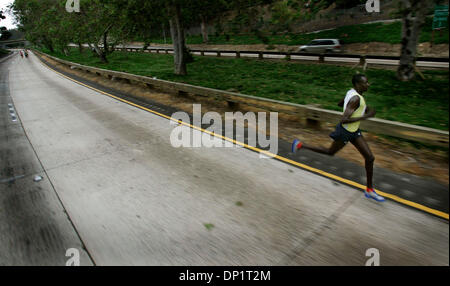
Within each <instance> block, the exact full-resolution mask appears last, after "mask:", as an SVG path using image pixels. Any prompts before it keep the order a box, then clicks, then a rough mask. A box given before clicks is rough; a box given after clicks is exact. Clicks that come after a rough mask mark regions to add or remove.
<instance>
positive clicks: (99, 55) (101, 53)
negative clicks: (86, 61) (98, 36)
mask: <svg viewBox="0 0 450 286" xmlns="http://www.w3.org/2000/svg"><path fill="white" fill-rule="evenodd" d="M94 50H95V52H96V53H97V55H98V57H99V58H100V60H101V61H102V63H107V62H108V60H107V59H106V55H105V53H104V51H102V50H101V49H100V48H99V47H98V45H97V43H94Z"/></svg>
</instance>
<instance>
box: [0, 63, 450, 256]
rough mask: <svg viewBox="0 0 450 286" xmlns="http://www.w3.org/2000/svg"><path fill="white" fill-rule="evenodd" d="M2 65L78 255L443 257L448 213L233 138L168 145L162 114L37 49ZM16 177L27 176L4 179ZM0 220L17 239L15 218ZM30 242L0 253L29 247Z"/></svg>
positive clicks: (2, 248) (19, 238)
mask: <svg viewBox="0 0 450 286" xmlns="http://www.w3.org/2000/svg"><path fill="white" fill-rule="evenodd" d="M2 72H3V73H7V74H8V80H7V81H8V88H9V93H10V96H11V99H12V101H13V103H14V106H15V109H16V112H17V115H18V119H19V121H20V123H21V124H23V127H24V130H25V132H26V135H27V138H28V139H29V143H30V145H31V146H32V149H33V150H34V151H35V156H36V158H35V159H38V161H39V162H40V164H41V167H42V170H43V171H44V174H45V175H46V176H47V177H45V178H44V181H43V182H48V183H49V184H50V183H51V184H50V185H51V186H52V188H53V190H54V193H55V194H57V197H58V198H59V200H55V201H54V202H53V204H52V206H53V207H54V208H56V207H58V208H60V209H64V210H65V211H66V212H67V214H68V216H69V218H70V222H71V224H70V225H71V227H72V228H66V229H64V230H61V231H60V232H62V233H64V235H69V234H71V233H72V234H73V233H76V234H78V235H79V239H80V241H82V242H83V243H84V246H85V247H86V249H87V252H88V254H89V257H87V256H86V255H84V256H82V258H81V260H82V264H83V263H84V264H90V263H95V264H96V265H364V264H365V262H366V260H367V259H368V257H366V256H365V253H366V250H367V249H369V248H377V249H378V250H379V251H380V258H381V264H382V265H448V254H449V250H448V242H449V240H448V232H449V228H448V221H445V220H442V219H439V218H437V217H434V216H431V215H428V214H425V213H422V212H419V211H417V210H414V209H411V208H407V207H405V206H401V205H399V204H396V203H393V202H390V201H387V202H385V203H384V204H377V203H375V202H373V201H369V200H367V199H366V198H364V196H363V195H362V193H361V192H360V191H358V190H355V189H353V188H350V187H348V186H344V185H341V184H337V183H335V182H333V181H331V180H329V179H326V178H323V177H320V176H315V175H313V174H311V173H309V172H306V171H304V170H301V169H298V168H295V167H293V166H290V165H287V164H284V163H282V162H280V161H276V160H272V159H261V158H260V156H259V154H257V153H255V152H251V151H249V150H246V149H243V148H174V147H172V146H171V144H170V133H171V131H172V130H173V128H174V126H172V125H170V124H169V121H168V120H167V119H164V118H161V117H158V116H156V115H153V114H151V113H148V112H145V111H143V110H140V109H137V108H135V107H133V106H130V105H126V104H124V103H121V102H119V101H116V100H114V99H112V98H109V97H107V96H105V95H102V94H100V93H98V92H95V91H93V90H91V89H88V88H85V87H82V86H80V85H78V84H76V83H74V82H71V81H69V80H67V79H65V78H63V77H61V76H59V75H57V74H56V73H54V72H53V71H50V70H49V69H48V68H46V67H44V66H43V65H42V64H41V63H40V62H39V61H38V60H37V59H36V57H35V56H34V55H31V56H30V58H29V59H20V58H19V57H16V58H15V59H13V60H10V61H8V62H7V66H6V67H5V63H4V64H3V65H2ZM2 107H3V105H2ZM2 112H3V113H7V109H2ZM1 140H3V141H4V138H2V139H1ZM1 146H4V145H1ZM2 148H4V147H2ZM30 157H31V159H30V158H28V157H27V158H23V159H22V160H24V161H27V160H32V157H33V156H31V155H30ZM42 170H41V172H40V173H42ZM36 172H38V170H36V171H34V172H31V171H30V172H29V173H30V174H31V173H33V174H34V173H36ZM0 179H3V178H0ZM22 180H24V181H22ZM22 182H23V184H34V182H32V181H31V182H29V180H28V181H25V178H21V179H17V180H16V181H15V182H14V184H19V183H22ZM0 187H1V188H2V189H1V191H0V198H2V199H3V197H4V196H5V195H4V194H5V190H6V189H5V187H4V185H0ZM18 188H20V187H18ZM2 202H3V204H4V205H6V204H8V203H11V200H4V199H3V200H2ZM238 202H241V203H242V204H241V203H238ZM21 207H22V206H21V205H18V207H17V210H16V212H14V213H9V215H13V216H18V217H20V214H21V213H22V212H25V211H27V210H22V209H21ZM27 207H30V208H31V209H33V208H36V207H38V208H39V209H42V208H43V207H42V206H35V205H31V206H27ZM45 208H50V206H45ZM47 215H48V217H49V219H55V217H56V216H57V213H56V214H53V213H52V212H48V214H47ZM8 219H9V220H11V218H10V217H8V216H7V215H4V216H0V226H4V225H5V224H6V223H8V222H7V220H8ZM41 220H42V218H41ZM205 225H206V226H208V227H206V226H205ZM210 225H213V226H212V227H211V226H210ZM4 233H7V236H8V237H10V238H9V239H10V241H14V242H15V243H18V244H21V243H25V242H23V236H18V235H16V234H15V231H14V224H11V223H9V224H8V228H6V230H5V232H3V231H2V236H1V239H4V237H5V234H4ZM34 235H36V236H37V238H39V234H38V233H36V234H34ZM61 245H62V246H63V247H67V246H66V244H61ZM81 247H82V246H80V245H78V247H77V246H75V248H81ZM31 249H32V250H35V251H34V252H33V251H30V252H29V256H27V257H17V258H16V259H15V260H10V258H8V257H4V256H0V264H15V265H17V264H19V265H21V264H29V263H30V261H34V262H36V261H39V259H40V256H39V251H38V250H37V249H36V248H31ZM80 250H82V249H80ZM8 251H9V253H12V254H11V255H13V254H14V253H13V252H12V251H11V250H9V249H8V248H7V249H5V245H4V244H3V243H1V244H0V253H5V252H8ZM50 251H57V250H50ZM59 252H60V251H59V250H58V253H59ZM53 263H54V264H55V265H60V264H61V261H60V260H56V259H55V260H54V261H53Z"/></svg>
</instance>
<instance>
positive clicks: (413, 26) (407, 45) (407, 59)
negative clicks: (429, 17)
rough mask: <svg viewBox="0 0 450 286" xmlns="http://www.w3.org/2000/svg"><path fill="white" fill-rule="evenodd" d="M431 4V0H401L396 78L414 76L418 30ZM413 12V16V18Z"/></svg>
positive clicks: (406, 79)
mask: <svg viewBox="0 0 450 286" xmlns="http://www.w3.org/2000/svg"><path fill="white" fill-rule="evenodd" d="M432 4H433V1H432V0H402V1H401V5H402V6H401V7H402V8H401V9H402V10H401V13H402V16H403V20H402V23H403V27H402V41H401V45H402V46H401V54H400V66H399V67H398V69H397V78H398V79H399V80H401V81H409V80H411V79H413V78H414V76H415V61H416V55H417V44H418V41H419V36H420V31H421V29H422V26H423V24H424V23H425V18H426V14H427V12H428V10H429V8H430V7H431V5H432ZM413 14H414V15H415V17H414V18H413Z"/></svg>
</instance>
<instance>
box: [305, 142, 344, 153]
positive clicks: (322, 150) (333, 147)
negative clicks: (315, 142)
mask: <svg viewBox="0 0 450 286" xmlns="http://www.w3.org/2000/svg"><path fill="white" fill-rule="evenodd" d="M344 146H345V143H344V142H342V141H333V144H331V146H330V148H328V149H327V148H323V147H314V146H309V145H307V144H303V146H302V148H305V149H309V150H311V151H314V152H317V153H322V154H326V155H330V156H333V155H334V154H336V153H337V152H338V151H339V150H341V149H342V148H343V147H344Z"/></svg>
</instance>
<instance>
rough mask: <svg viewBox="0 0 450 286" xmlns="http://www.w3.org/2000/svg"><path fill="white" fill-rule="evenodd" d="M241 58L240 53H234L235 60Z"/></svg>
mask: <svg viewBox="0 0 450 286" xmlns="http://www.w3.org/2000/svg"><path fill="white" fill-rule="evenodd" d="M240 57H241V52H239V51H238V52H236V58H237V59H239V58H240Z"/></svg>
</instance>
